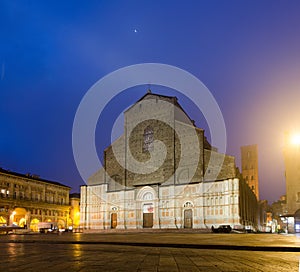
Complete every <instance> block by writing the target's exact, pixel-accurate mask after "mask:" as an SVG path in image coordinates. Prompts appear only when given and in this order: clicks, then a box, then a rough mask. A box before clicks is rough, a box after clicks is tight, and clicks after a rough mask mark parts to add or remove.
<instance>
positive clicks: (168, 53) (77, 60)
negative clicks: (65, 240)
mask: <svg viewBox="0 0 300 272" xmlns="http://www.w3.org/2000/svg"><path fill="white" fill-rule="evenodd" d="M0 22H1V23H0V30H1V36H0V37H1V41H0V124H1V134H0V166H1V167H2V168H5V169H10V170H12V171H16V172H21V173H27V172H31V173H35V174H39V175H40V176H41V177H43V178H46V179H50V180H57V181H59V182H61V183H64V184H66V185H69V186H72V187H73V191H79V185H80V184H83V181H82V179H81V177H80V175H79V173H78V171H77V169H76V165H75V162H74V159H73V154H72V125H73V119H74V115H75V112H76V109H77V107H78V105H79V103H80V101H81V99H82V97H83V96H84V94H85V93H86V92H87V91H88V89H89V88H90V87H91V86H92V85H93V84H94V83H95V82H96V81H98V80H99V79H100V78H102V77H103V76H105V75H106V74H108V73H110V72H112V71H114V70H116V69H118V68H121V67H124V66H128V65H132V64H137V63H144V62H158V63H165V64H170V65H174V66H177V67H179V68H182V69H185V70H187V71H188V72H190V73H192V74H193V75H195V76H196V77H197V78H199V79H200V80H201V81H202V82H203V83H204V84H205V85H206V86H207V88H208V89H209V90H210V91H211V93H212V94H213V95H214V97H215V99H216V101H217V102H218V104H219V106H220V108H221V110H222V113H223V116H224V119H225V123H226V128H227V138H228V149H227V153H228V154H230V155H234V156H236V161H237V164H238V165H240V146H242V145H248V144H258V150H259V178H260V193H261V199H268V200H269V201H270V202H272V201H274V200H277V199H278V198H279V196H280V195H282V194H284V193H285V180H284V166H283V154H282V149H283V135H284V132H285V131H287V130H297V129H299V128H300V119H299V116H300V106H299V101H300V2H299V1H174V0H173V1H87V2H86V3H85V2H83V1H29V0H28V1H24V0H22V1H21V0H20V1H14V0H7V1H5V0H0ZM135 30H136V31H135ZM146 88H147V86H142V87H139V88H133V89H129V90H127V91H125V92H124V93H122V94H121V95H119V96H118V97H116V98H115V99H114V100H113V101H112V102H111V103H110V106H109V108H108V109H107V111H106V113H105V114H106V115H105V114H104V115H103V116H102V118H101V120H100V121H101V123H99V126H98V129H97V139H98V140H97V141H98V142H97V143H96V144H97V148H98V150H99V154H100V153H101V149H102V148H103V147H105V146H107V145H108V144H109V138H110V131H109V133H108V132H106V133H102V131H103V128H106V130H109V128H110V127H111V124H112V123H113V121H114V118H116V117H117V116H118V115H119V114H120V112H122V111H123V110H124V109H125V108H126V107H128V106H129V105H130V104H132V103H134V102H135V101H136V100H138V99H139V98H140V97H141V96H142V95H143V94H144V93H145V91H146ZM152 91H153V92H156V93H162V94H167V95H177V96H178V97H179V102H180V103H181V105H182V106H183V108H184V109H185V110H186V111H187V112H188V113H189V114H190V116H191V118H192V119H195V120H196V122H197V125H198V126H199V127H205V122H204V123H203V120H202V119H201V118H200V114H199V113H198V112H197V110H195V108H194V107H193V106H192V105H191V103H190V101H188V100H186V99H184V97H181V96H180V95H178V94H177V93H176V92H172V91H170V90H166V89H164V88H162V87H159V86H153V87H152ZM100 121H99V122H100ZM101 135H102V136H101ZM108 135H109V136H108Z"/></svg>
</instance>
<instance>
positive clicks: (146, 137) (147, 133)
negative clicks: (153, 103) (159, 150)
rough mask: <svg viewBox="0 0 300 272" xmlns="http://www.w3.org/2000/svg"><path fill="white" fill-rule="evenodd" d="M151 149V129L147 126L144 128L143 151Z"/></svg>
mask: <svg viewBox="0 0 300 272" xmlns="http://www.w3.org/2000/svg"><path fill="white" fill-rule="evenodd" d="M151 150H153V129H152V127H150V126H148V127H146V128H145V130H144V144H143V152H146V151H151Z"/></svg>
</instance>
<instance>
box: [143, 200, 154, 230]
mask: <svg viewBox="0 0 300 272" xmlns="http://www.w3.org/2000/svg"><path fill="white" fill-rule="evenodd" d="M152 227H153V204H152V203H151V204H144V206H143V228H152Z"/></svg>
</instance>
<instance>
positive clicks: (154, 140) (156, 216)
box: [80, 91, 257, 230]
mask: <svg viewBox="0 0 300 272" xmlns="http://www.w3.org/2000/svg"><path fill="white" fill-rule="evenodd" d="M80 210H81V211H80V212H81V223H80V224H81V227H82V228H84V229H94V230H96V229H112V228H116V229H141V228H157V229H158V228H165V229H166V228H211V226H218V225H220V224H229V225H231V226H232V227H234V228H244V227H245V226H252V227H254V228H255V227H256V224H257V218H256V217H257V200H256V197H255V195H254V193H253V192H252V191H251V189H250V188H249V186H248V185H247V184H246V183H245V182H244V180H243V179H242V178H241V175H240V173H239V171H238V169H237V167H236V165H235V159H234V157H232V156H228V155H224V154H221V153H218V151H217V149H216V148H214V147H212V146H211V145H210V144H209V142H208V141H207V139H206V137H205V136H204V130H203V129H200V128H197V127H196V126H195V124H194V121H193V120H191V119H190V118H189V116H188V115H187V114H186V113H185V111H184V110H183V109H182V107H181V106H180V104H179V103H178V100H177V98H176V97H169V96H164V95H158V94H153V93H151V91H149V92H148V93H147V94H145V95H144V96H143V97H142V98H141V99H140V100H139V101H137V102H136V103H135V104H134V105H132V106H131V107H130V108H129V109H127V110H126V111H125V112H124V134H123V135H122V136H120V137H119V138H118V139H117V140H116V141H115V142H113V143H112V144H111V145H110V146H109V147H108V148H106V149H105V151H104V167H103V168H101V169H100V170H99V171H98V172H96V173H95V174H94V175H93V176H91V177H90V178H89V180H88V185H84V186H82V187H81V206H80Z"/></svg>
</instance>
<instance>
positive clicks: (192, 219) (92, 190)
mask: <svg viewBox="0 0 300 272" xmlns="http://www.w3.org/2000/svg"><path fill="white" fill-rule="evenodd" d="M107 186H108V185H107V184H100V185H90V186H82V187H81V206H80V209H81V227H82V228H84V229H95V230H96V229H112V228H116V229H141V228H155V229H160V228H161V229H168V228H170V229H172V228H173V229H176V228H195V229H203V228H211V226H218V225H221V224H229V225H231V226H232V227H234V228H241V227H243V226H242V223H243V218H242V217H243V214H242V211H241V210H242V208H241V194H240V191H241V188H240V181H239V180H238V179H228V180H223V181H216V182H206V183H194V184H185V185H168V186H159V185H151V186H141V187H136V188H132V189H127V190H120V191H110V192H109V191H107Z"/></svg>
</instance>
